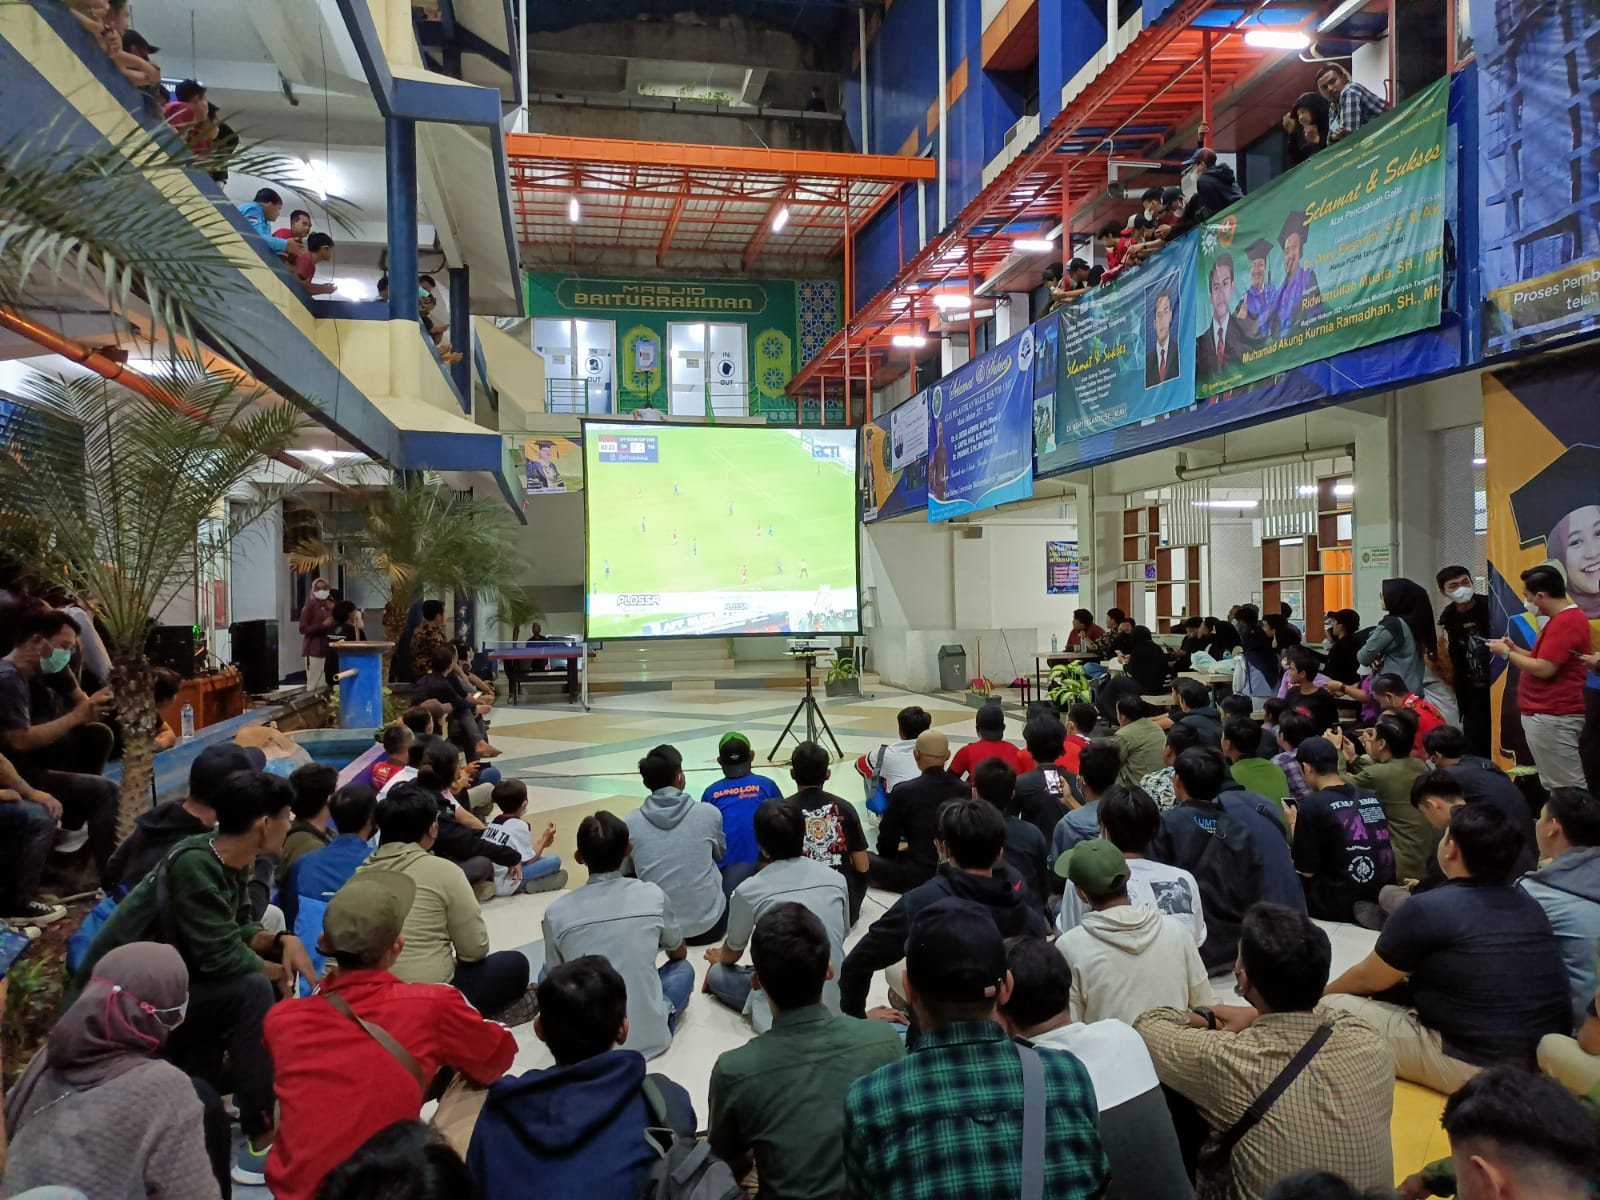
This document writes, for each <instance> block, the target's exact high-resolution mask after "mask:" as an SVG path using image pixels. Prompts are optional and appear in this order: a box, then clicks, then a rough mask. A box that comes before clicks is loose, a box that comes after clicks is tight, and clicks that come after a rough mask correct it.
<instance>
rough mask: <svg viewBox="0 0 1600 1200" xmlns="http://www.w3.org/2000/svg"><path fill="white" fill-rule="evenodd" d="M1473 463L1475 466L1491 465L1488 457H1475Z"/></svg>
mask: <svg viewBox="0 0 1600 1200" xmlns="http://www.w3.org/2000/svg"><path fill="white" fill-rule="evenodd" d="M1472 465H1473V466H1475V467H1484V466H1488V465H1489V460H1488V459H1487V458H1475V459H1473V460H1472Z"/></svg>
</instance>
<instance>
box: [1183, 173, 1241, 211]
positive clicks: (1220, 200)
mask: <svg viewBox="0 0 1600 1200" xmlns="http://www.w3.org/2000/svg"><path fill="white" fill-rule="evenodd" d="M1194 191H1195V198H1196V199H1197V200H1199V202H1200V204H1201V206H1202V207H1203V208H1204V209H1205V210H1206V213H1205V215H1206V216H1207V217H1214V216H1216V215H1217V214H1218V213H1220V212H1221V211H1222V210H1223V209H1225V208H1227V207H1228V206H1229V205H1230V204H1237V203H1238V202H1239V201H1240V200H1243V199H1244V189H1243V188H1241V187H1240V186H1239V181H1238V180H1236V179H1235V178H1234V177H1233V168H1232V167H1230V166H1229V165H1228V164H1227V163H1217V164H1215V165H1214V166H1212V167H1209V168H1207V169H1206V170H1204V171H1202V172H1201V173H1200V178H1198V179H1196V180H1195V181H1194Z"/></svg>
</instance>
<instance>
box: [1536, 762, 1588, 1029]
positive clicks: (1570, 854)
mask: <svg viewBox="0 0 1600 1200" xmlns="http://www.w3.org/2000/svg"><path fill="white" fill-rule="evenodd" d="M1534 832H1535V834H1536V835H1537V836H1538V839H1539V856H1540V857H1541V858H1548V859H1549V860H1550V865H1549V866H1547V867H1544V868H1542V869H1540V870H1538V871H1534V872H1532V873H1530V874H1528V875H1524V876H1523V877H1522V879H1521V880H1520V885H1521V887H1522V890H1523V891H1525V892H1527V893H1528V895H1530V896H1532V897H1533V898H1534V899H1535V900H1537V901H1538V902H1539V907H1541V908H1542V909H1544V915H1545V916H1547V917H1549V918H1550V928H1552V929H1553V930H1555V934H1556V939H1557V940H1558V941H1559V942H1560V943H1561V957H1562V959H1563V960H1564V961H1565V962H1566V964H1567V978H1568V980H1569V981H1570V982H1571V984H1572V1013H1573V1020H1574V1022H1575V1023H1576V1024H1582V1022H1583V1016H1584V1012H1585V1010H1587V1008H1588V1007H1589V1003H1590V1001H1592V1000H1593V999H1594V994H1595V957H1594V949H1595V942H1596V941H1597V940H1600V800H1596V799H1595V798H1594V797H1593V796H1591V795H1589V793H1588V792H1586V791H1584V790H1583V789H1582V788H1556V789H1555V790H1554V791H1552V792H1551V793H1550V794H1549V796H1548V797H1546V799H1545V802H1544V809H1543V810H1542V811H1541V812H1540V813H1539V821H1538V824H1536V825H1535V826H1534Z"/></svg>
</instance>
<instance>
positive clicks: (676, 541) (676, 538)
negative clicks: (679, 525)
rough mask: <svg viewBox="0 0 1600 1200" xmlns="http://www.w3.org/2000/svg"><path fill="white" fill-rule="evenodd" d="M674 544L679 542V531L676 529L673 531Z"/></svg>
mask: <svg viewBox="0 0 1600 1200" xmlns="http://www.w3.org/2000/svg"><path fill="white" fill-rule="evenodd" d="M672 544H673V545H674V546H676V545H677V544H678V531H677V530H676V529H674V530H673V531H672Z"/></svg>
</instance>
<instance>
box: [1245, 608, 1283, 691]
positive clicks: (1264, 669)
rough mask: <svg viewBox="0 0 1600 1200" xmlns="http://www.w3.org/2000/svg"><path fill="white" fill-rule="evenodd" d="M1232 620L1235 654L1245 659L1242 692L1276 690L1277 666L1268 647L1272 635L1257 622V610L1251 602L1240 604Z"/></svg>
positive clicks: (1259, 611) (1258, 619)
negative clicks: (1236, 637) (1235, 631)
mask: <svg viewBox="0 0 1600 1200" xmlns="http://www.w3.org/2000/svg"><path fill="white" fill-rule="evenodd" d="M1234 621H1235V627H1236V628H1237V629H1238V632H1239V653H1240V655H1241V656H1242V657H1243V658H1244V662H1245V686H1244V688H1243V691H1244V693H1245V695H1247V696H1256V697H1261V696H1271V695H1273V694H1274V693H1276V692H1277V690H1278V676H1279V674H1280V673H1281V668H1280V667H1279V665H1278V656H1277V654H1275V653H1274V652H1273V649H1272V638H1271V636H1270V635H1269V634H1268V632H1267V630H1266V629H1265V628H1264V627H1263V626H1262V624H1261V610H1260V609H1259V608H1257V607H1256V606H1255V605H1254V604H1241V605H1240V606H1239V611H1238V613H1237V614H1236V615H1235V617H1234Z"/></svg>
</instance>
